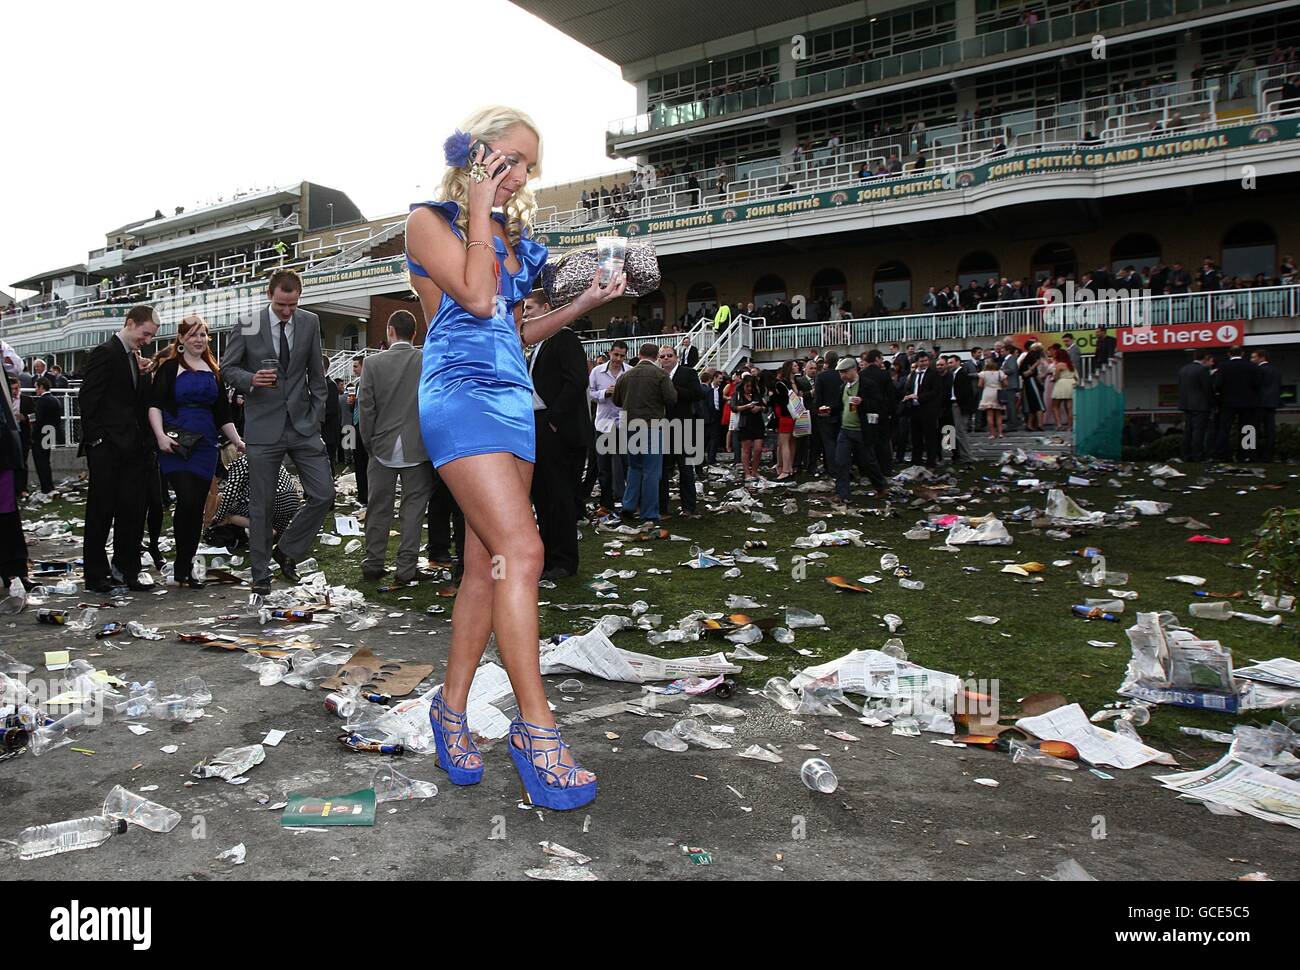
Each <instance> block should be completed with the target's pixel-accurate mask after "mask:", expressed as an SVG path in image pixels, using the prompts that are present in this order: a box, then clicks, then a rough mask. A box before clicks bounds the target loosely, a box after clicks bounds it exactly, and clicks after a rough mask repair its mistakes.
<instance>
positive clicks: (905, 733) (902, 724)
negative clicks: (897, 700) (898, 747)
mask: <svg viewBox="0 0 1300 970" xmlns="http://www.w3.org/2000/svg"><path fill="white" fill-rule="evenodd" d="M893 733H894V734H897V735H899V736H900V737H904V738H919V737H920V736H921V725H920V723H919V722H918V721H917V720H916V718H914V717H896V718H894V723H893Z"/></svg>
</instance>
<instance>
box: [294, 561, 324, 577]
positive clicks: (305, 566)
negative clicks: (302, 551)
mask: <svg viewBox="0 0 1300 970" xmlns="http://www.w3.org/2000/svg"><path fill="white" fill-rule="evenodd" d="M297 568H298V575H299V576H302V577H304V578H305V577H307V576H310V575H311V574H312V573H318V572H320V563H318V562H317V561H316V560H315V559H304V560H303V561H302V562H300V563H298V564H297Z"/></svg>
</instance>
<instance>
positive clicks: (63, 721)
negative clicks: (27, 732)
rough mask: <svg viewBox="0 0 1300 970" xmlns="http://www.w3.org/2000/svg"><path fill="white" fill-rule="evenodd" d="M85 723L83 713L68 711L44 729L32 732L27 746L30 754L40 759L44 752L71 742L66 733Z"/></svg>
mask: <svg viewBox="0 0 1300 970" xmlns="http://www.w3.org/2000/svg"><path fill="white" fill-rule="evenodd" d="M85 723H86V714H85V712H84V711H81V710H76V711H69V712H68V713H67V714H65V715H63V717H61V718H59V719H58V720H57V721H55V722H54V723H53V724H47V725H46V726H45V727H41V728H37V729H36V730H35V731H33V732H32V734H31V737H30V738H29V739H28V742H27V745H28V747H29V748H31V752H32V754H33V755H34V756H35V757H40V756H41V755H42V754H44V753H45V752H46V751H49V750H51V749H53V748H57V747H60V746H62V745H64V744H68V743H69V742H71V740H72V739H71V738H70V737H68V732H69V731H71V730H72V729H73V728H77V727H81V725H83V724H85Z"/></svg>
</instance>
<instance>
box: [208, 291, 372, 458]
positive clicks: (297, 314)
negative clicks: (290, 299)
mask: <svg viewBox="0 0 1300 970" xmlns="http://www.w3.org/2000/svg"><path fill="white" fill-rule="evenodd" d="M275 324H276V325H277V327H278V325H279V320H278V319H276V320H275ZM271 327H272V320H271V307H270V306H269V305H267V306H265V307H263V308H262V310H261V312H260V313H258V314H257V316H256V317H255V318H254V320H252V321H245V320H241V321H240V323H239V325H238V326H237V327H236V328H235V332H234V334H233V335H232V336H231V338H230V343H229V344H227V345H226V352H225V353H224V354H222V356H221V375H222V377H223V378H224V379H225V380H226V382H227V383H228V384H230V385H232V386H233V387H235V388H236V389H237V390H238V391H239V392H240V393H241V394H243V395H244V441H246V442H247V443H248V444H250V445H269V444H274V443H275V442H277V441H279V440H280V438H281V437H282V436H283V435H284V433H285V430H286V429H287V428H290V427H291V428H293V429H294V430H295V431H297V432H298V434H300V435H306V436H316V437H319V436H320V429H321V422H322V421H324V420H325V394H326V382H325V367H324V365H323V364H322V363H321V343H320V318H319V317H317V316H316V314H314V313H310V312H308V311H307V310H301V309H299V310H295V311H294V312H293V347H292V348H291V350H290V352H289V370H288V373H287V374H281V375H280V379H279V382H278V383H277V384H276V386H275V387H253V375H254V374H255V373H257V372H258V371H259V370H261V369H262V361H263V360H266V359H268V358H275V357H279V354H278V353H276V347H277V338H276V337H274V336H272V330H271ZM363 373H364V372H363Z"/></svg>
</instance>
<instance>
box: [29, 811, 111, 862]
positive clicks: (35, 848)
mask: <svg viewBox="0 0 1300 970" xmlns="http://www.w3.org/2000/svg"><path fill="white" fill-rule="evenodd" d="M125 831H126V821H125V820H122V819H117V820H115V819H111V818H107V817H105V816H103V815H90V816H88V817H86V818H74V819H69V820H68V821H66V822H51V823H50V824H49V825H33V826H32V827H31V828H29V829H23V831H22V832H21V833H20V834H19V836H18V858H20V859H22V860H23V861H24V862H26V861H28V860H31V859H43V858H45V857H46V856H51V855H58V854H59V853H61V852H75V851H76V850H78V849H93V848H95V846H97V845H103V844H104V843H105V842H107V841H108V840H109V839H110V838H112V837H113V836H114V835H120V834H121V833H122V832H125Z"/></svg>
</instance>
